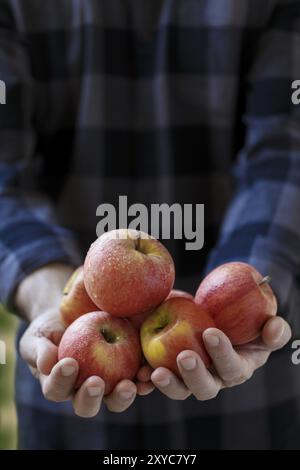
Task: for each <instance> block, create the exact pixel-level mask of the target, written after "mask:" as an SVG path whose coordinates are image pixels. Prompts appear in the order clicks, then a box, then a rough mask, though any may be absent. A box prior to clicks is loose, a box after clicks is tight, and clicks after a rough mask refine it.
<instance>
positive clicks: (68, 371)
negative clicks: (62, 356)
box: [61, 366, 75, 377]
mask: <svg viewBox="0 0 300 470" xmlns="http://www.w3.org/2000/svg"><path fill="white" fill-rule="evenodd" d="M74 372H75V367H73V366H63V367H62V368H61V375H62V376H63V377H70V376H71V375H73V374H74Z"/></svg>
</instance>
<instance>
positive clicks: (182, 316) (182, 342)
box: [141, 297, 215, 377]
mask: <svg viewBox="0 0 300 470" xmlns="http://www.w3.org/2000/svg"><path fill="white" fill-rule="evenodd" d="M214 326H215V323H214V321H213V320H212V318H211V317H210V315H209V314H208V313H206V311H205V310H203V309H202V308H201V307H200V306H199V305H197V304H196V303H195V302H194V301H193V300H190V299H187V298H184V297H174V298H172V299H169V300H166V301H165V302H163V303H162V304H161V305H160V306H159V307H158V308H157V309H156V310H155V311H154V312H152V313H151V315H150V316H149V317H148V318H147V319H146V320H145V322H144V323H143V325H142V328H141V343H142V349H143V352H144V356H145V358H146V359H147V361H148V363H149V364H150V365H151V366H152V367H153V368H154V369H156V368H157V367H166V368H168V369H170V370H172V371H173V372H174V373H175V374H177V375H178V376H179V377H180V373H179V370H178V367H177V362H176V358H177V356H178V354H179V353H180V352H181V351H184V350H186V349H191V350H193V351H195V352H196V353H198V354H199V355H200V357H201V358H202V360H203V362H204V364H205V365H206V366H209V364H210V363H211V359H210V357H209V355H208V354H207V352H206V349H205V346H204V343H203V339H202V334H203V332H204V331H205V330H206V329H207V328H211V327H214Z"/></svg>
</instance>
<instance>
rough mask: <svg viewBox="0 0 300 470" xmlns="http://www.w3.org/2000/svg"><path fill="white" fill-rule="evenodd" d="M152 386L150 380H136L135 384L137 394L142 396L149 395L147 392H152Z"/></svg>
mask: <svg viewBox="0 0 300 470" xmlns="http://www.w3.org/2000/svg"><path fill="white" fill-rule="evenodd" d="M154 388H155V387H154V385H153V383H152V382H138V383H137V384H136V390H137V394H138V395H140V396H142V397H143V396H146V395H149V393H151V392H153V390H154Z"/></svg>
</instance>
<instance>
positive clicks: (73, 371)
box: [40, 358, 78, 402]
mask: <svg viewBox="0 0 300 470" xmlns="http://www.w3.org/2000/svg"><path fill="white" fill-rule="evenodd" d="M77 374H78V364H77V362H76V361H75V360H74V359H71V358H65V359H62V360H61V361H60V362H58V363H57V364H56V365H55V366H54V367H53V369H52V371H51V373H50V375H44V374H40V382H41V386H42V391H43V394H44V397H45V398H46V399H47V400H50V401H54V402H61V401H65V400H68V399H69V397H70V395H71V394H72V392H73V388H74V385H75V382H76V378H77Z"/></svg>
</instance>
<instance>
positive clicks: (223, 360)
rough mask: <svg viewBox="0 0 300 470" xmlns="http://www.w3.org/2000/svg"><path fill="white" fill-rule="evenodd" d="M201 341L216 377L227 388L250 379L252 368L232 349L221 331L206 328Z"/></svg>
mask: <svg viewBox="0 0 300 470" xmlns="http://www.w3.org/2000/svg"><path fill="white" fill-rule="evenodd" d="M203 341H204V344H205V347H206V349H207V352H208V354H209V355H210V357H211V358H212V360H213V364H214V367H215V369H216V371H217V372H218V375H219V376H220V378H221V380H222V381H223V382H224V384H225V385H226V386H227V387H231V386H233V385H238V384H241V383H243V382H245V381H246V380H247V379H249V378H250V377H251V375H252V373H253V368H252V367H251V365H250V363H249V361H247V360H246V359H245V358H244V357H242V356H240V355H239V354H238V353H237V352H236V351H235V350H234V349H233V347H232V344H231V342H230V341H229V339H228V338H227V336H226V335H225V334H224V333H223V332H222V331H220V330H218V329H217V328H208V329H207V330H205V332H204V333H203Z"/></svg>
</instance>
